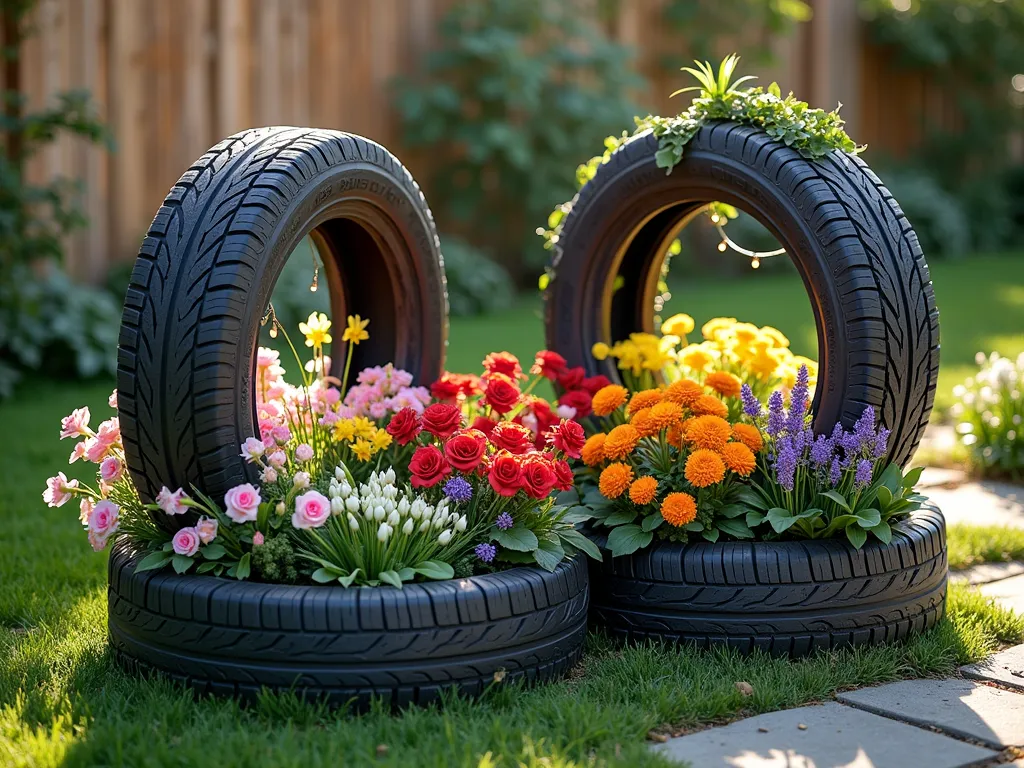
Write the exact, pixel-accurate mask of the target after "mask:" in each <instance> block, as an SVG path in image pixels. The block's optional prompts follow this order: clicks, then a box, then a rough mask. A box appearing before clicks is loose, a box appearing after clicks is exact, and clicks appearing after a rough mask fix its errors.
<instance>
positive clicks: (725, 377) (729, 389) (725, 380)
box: [704, 371, 743, 397]
mask: <svg viewBox="0 0 1024 768" xmlns="http://www.w3.org/2000/svg"><path fill="white" fill-rule="evenodd" d="M704 386H706V387H711V388H712V389H713V390H715V392H717V393H718V394H720V395H721V396H722V397H737V396H738V395H739V393H740V388H741V387H742V386H743V385H742V383H741V382H740V380H739V379H738V378H736V377H735V376H733V375H732V374H731V373H729V372H728V371H714V372H712V373H709V374H708V375H707V377H705V379H704Z"/></svg>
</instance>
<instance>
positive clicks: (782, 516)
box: [766, 507, 797, 533]
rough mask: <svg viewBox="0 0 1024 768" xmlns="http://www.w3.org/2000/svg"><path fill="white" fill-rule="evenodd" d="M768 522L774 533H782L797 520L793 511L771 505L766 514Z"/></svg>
mask: <svg viewBox="0 0 1024 768" xmlns="http://www.w3.org/2000/svg"><path fill="white" fill-rule="evenodd" d="M766 518H767V520H768V523H769V524H770V525H771V527H772V528H773V529H774V530H775V532H776V533H782V532H783V531H786V530H788V529H789V528H790V526H792V525H793V523H795V522H796V521H797V518H795V517H793V513H792V512H790V511H789V510H788V509H784V508H782V507H772V508H771V509H769V510H768V514H767V515H766Z"/></svg>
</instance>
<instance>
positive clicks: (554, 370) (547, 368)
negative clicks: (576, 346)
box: [530, 349, 567, 381]
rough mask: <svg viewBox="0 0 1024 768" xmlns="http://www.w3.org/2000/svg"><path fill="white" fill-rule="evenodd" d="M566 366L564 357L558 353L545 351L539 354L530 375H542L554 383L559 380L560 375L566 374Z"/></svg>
mask: <svg viewBox="0 0 1024 768" xmlns="http://www.w3.org/2000/svg"><path fill="white" fill-rule="evenodd" d="M566 365H567V364H566V362H565V358H564V357H562V356H561V355H560V354H558V353H557V352H549V351H548V350H546V349H545V350H542V351H540V352H538V353H537V357H536V359H535V360H534V361H533V367H532V368H530V373H532V374H534V375H537V374H540V375H541V376H543V377H544V378H545V379H551V380H552V381H554V380H555V379H556V378H558V376H559V374H562V373H565V369H566Z"/></svg>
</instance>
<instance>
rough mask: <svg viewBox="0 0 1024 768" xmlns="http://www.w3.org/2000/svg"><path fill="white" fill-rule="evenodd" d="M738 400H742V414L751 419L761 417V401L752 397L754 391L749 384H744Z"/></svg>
mask: <svg viewBox="0 0 1024 768" xmlns="http://www.w3.org/2000/svg"><path fill="white" fill-rule="evenodd" d="M740 398H741V399H742V400H743V413H745V414H746V415H747V416H749V417H750V418H752V419H756V418H757V417H759V416H760V415H761V401H760V400H758V399H757V398H756V397H754V390H752V389H751V388H750V385H749V384H744V385H743V388H742V389H741V390H740Z"/></svg>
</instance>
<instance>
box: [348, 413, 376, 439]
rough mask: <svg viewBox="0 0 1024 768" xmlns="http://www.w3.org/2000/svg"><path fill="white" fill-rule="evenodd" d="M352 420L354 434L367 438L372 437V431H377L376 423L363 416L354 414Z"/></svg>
mask: <svg viewBox="0 0 1024 768" xmlns="http://www.w3.org/2000/svg"><path fill="white" fill-rule="evenodd" d="M353 421H354V423H355V429H356V434H357V435H358V436H359V437H365V438H367V439H369V438H371V437H373V433H374V432H376V431H377V425H376V424H374V423H373V422H372V421H370V420H369V419H368V418H366V417H365V416H356V417H355V419H354V420H353Z"/></svg>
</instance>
